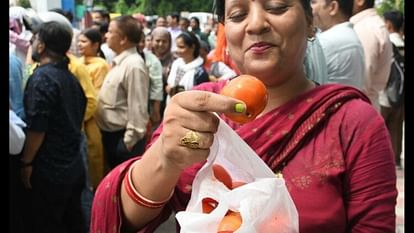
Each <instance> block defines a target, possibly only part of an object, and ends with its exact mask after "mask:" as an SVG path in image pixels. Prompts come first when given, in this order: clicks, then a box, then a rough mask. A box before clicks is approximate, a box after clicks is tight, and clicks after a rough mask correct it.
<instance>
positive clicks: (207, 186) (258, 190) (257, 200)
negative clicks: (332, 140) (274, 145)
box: [176, 120, 299, 233]
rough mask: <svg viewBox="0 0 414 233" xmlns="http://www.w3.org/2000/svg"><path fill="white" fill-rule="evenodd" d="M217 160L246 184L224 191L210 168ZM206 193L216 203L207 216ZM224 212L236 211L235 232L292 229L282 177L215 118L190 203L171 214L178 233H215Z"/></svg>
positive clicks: (293, 217) (293, 214)
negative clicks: (216, 125) (213, 132)
mask: <svg viewBox="0 0 414 233" xmlns="http://www.w3.org/2000/svg"><path fill="white" fill-rule="evenodd" d="M213 164H220V165H221V166H223V167H224V168H225V169H226V170H227V171H228V173H229V174H230V175H231V177H232V179H233V180H234V181H244V182H246V183H247V184H245V185H243V186H240V187H238V188H236V189H233V190H230V189H228V188H227V187H226V186H225V185H224V184H223V183H222V182H220V181H218V180H217V179H216V178H215V177H214V175H213V171H212V165H213ZM205 197H210V198H213V199H215V200H217V201H218V206H217V207H216V208H215V209H214V210H213V211H212V212H211V213H209V214H206V213H203V211H202V199H203V198H205ZM228 210H232V211H237V212H240V214H241V217H242V225H241V226H240V228H239V229H238V230H237V231H235V232H237V233H273V232H277V233H297V232H299V226H298V225H299V223H298V213H297V210H296V207H295V205H294V203H293V200H292V199H291V197H290V195H289V193H288V191H287V188H286V185H285V181H284V179H283V178H277V177H276V176H275V174H274V173H273V172H272V170H271V169H270V168H269V167H268V166H267V165H266V164H265V163H264V162H263V161H262V160H261V159H260V158H259V156H257V154H256V153H255V152H254V151H253V150H252V149H251V148H250V147H249V146H248V145H247V144H246V143H245V142H244V141H243V139H241V138H240V136H238V135H237V133H236V132H234V131H233V129H231V128H230V127H229V126H228V125H227V124H226V123H225V122H224V121H222V120H221V121H220V125H219V129H218V132H217V133H216V135H215V137H214V143H213V145H212V147H211V152H210V155H209V157H208V158H207V163H206V164H205V165H204V166H203V167H202V168H201V169H200V171H199V172H198V173H197V175H196V177H195V179H194V181H193V186H192V194H191V199H190V202H189V204H188V206H187V209H186V210H185V211H181V212H178V213H177V214H176V218H177V220H178V222H179V224H180V226H181V233H217V228H218V225H219V223H220V221H221V220H222V218H223V217H224V215H225V214H226V213H227V211H228Z"/></svg>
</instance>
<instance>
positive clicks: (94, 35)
mask: <svg viewBox="0 0 414 233" xmlns="http://www.w3.org/2000/svg"><path fill="white" fill-rule="evenodd" d="M80 34H81V35H84V36H85V37H86V38H88V39H89V40H90V41H91V42H92V43H99V46H98V55H99V56H100V57H102V58H103V59H105V55H104V53H103V51H102V50H101V44H102V35H101V32H100V31H99V30H98V29H96V28H87V29H85V30H83V31H82V32H81V33H80Z"/></svg>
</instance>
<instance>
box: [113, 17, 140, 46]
mask: <svg viewBox="0 0 414 233" xmlns="http://www.w3.org/2000/svg"><path fill="white" fill-rule="evenodd" d="M114 21H115V22H116V24H117V26H118V28H119V30H120V31H121V32H122V34H123V35H124V36H126V37H127V38H128V40H129V41H130V42H132V43H135V44H138V43H139V42H140V41H141V28H140V27H139V26H138V24H137V21H136V20H135V19H134V17H132V16H130V15H122V16H119V17H116V18H115V19H114Z"/></svg>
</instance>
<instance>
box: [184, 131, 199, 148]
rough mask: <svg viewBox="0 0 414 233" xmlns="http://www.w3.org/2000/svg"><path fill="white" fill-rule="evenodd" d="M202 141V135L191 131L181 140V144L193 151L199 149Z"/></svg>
mask: <svg viewBox="0 0 414 233" xmlns="http://www.w3.org/2000/svg"><path fill="white" fill-rule="evenodd" d="M200 141H201V138H200V134H198V133H197V132H194V131H192V130H190V131H188V132H187V133H186V134H185V136H184V137H182V138H181V139H180V144H181V145H182V146H185V147H188V148H191V149H199V148H200Z"/></svg>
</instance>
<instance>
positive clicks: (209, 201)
mask: <svg viewBox="0 0 414 233" xmlns="http://www.w3.org/2000/svg"><path fill="white" fill-rule="evenodd" d="M201 203H202V206H203V213H205V214H209V213H211V211H213V210H214V209H215V208H216V207H217V205H218V202H217V201H216V200H214V199H213V198H210V197H205V198H203V200H201Z"/></svg>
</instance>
